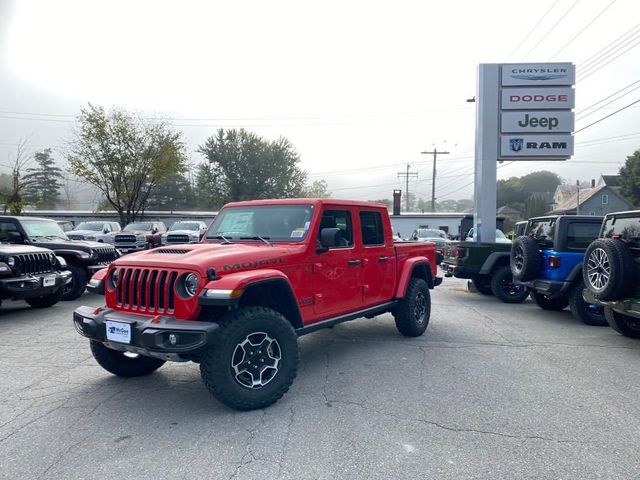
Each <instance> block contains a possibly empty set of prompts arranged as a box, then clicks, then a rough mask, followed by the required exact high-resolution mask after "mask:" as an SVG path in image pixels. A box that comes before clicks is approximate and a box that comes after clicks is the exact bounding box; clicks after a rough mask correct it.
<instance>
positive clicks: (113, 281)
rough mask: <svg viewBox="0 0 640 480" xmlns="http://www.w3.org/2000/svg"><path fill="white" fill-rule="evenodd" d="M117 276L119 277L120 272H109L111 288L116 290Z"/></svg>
mask: <svg viewBox="0 0 640 480" xmlns="http://www.w3.org/2000/svg"><path fill="white" fill-rule="evenodd" d="M118 275H120V272H119V271H118V269H117V268H114V269H113V272H111V287H112V288H116V287H117V286H118Z"/></svg>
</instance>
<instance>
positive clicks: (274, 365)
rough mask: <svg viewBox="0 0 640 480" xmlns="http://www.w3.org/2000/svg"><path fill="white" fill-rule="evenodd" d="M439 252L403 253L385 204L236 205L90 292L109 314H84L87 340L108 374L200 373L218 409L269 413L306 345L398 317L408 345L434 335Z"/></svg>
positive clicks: (407, 249)
mask: <svg viewBox="0 0 640 480" xmlns="http://www.w3.org/2000/svg"><path fill="white" fill-rule="evenodd" d="M435 256H436V251H435V245H434V244H430V243H426V242H416V243H411V242H402V243H395V242H394V239H393V232H392V229H391V223H390V220H389V214H388V212H387V209H386V207H385V206H384V205H382V204H377V203H370V202H355V201H343V200H328V199H287V200H260V201H249V202H238V203H230V204H227V205H225V206H224V208H223V209H222V210H221V211H220V213H219V214H218V216H217V217H216V218H215V220H214V222H213V223H212V224H211V226H210V227H209V229H208V230H207V233H206V235H205V236H204V238H203V239H202V242H201V243H200V244H191V245H177V246H167V247H161V248H156V249H153V250H147V251H144V252H139V253H134V254H131V255H127V256H126V257H122V258H120V259H118V260H116V261H115V262H113V263H111V265H110V266H109V267H108V268H105V269H103V270H101V271H100V272H98V273H96V274H95V275H94V277H93V278H92V279H91V281H90V285H89V289H90V290H92V291H93V292H94V293H104V296H105V299H106V305H105V306H104V307H97V308H94V307H79V308H78V309H77V310H76V311H75V312H74V314H73V321H74V326H75V328H76V330H77V331H78V333H80V334H81V335H83V336H85V337H87V338H89V339H90V347H91V352H92V353H93V356H94V358H95V359H96V361H97V362H98V363H99V364H100V365H101V366H102V367H103V368H104V369H106V370H107V371H109V372H111V373H113V374H115V375H119V376H122V377H133V376H140V375H146V374H149V373H151V372H153V371H155V370H157V369H158V368H160V367H161V366H162V365H163V364H164V363H165V362H166V361H178V362H184V361H194V362H196V363H199V364H200V372H201V376H202V380H203V382H204V384H205V385H206V387H207V388H208V390H209V391H210V392H211V393H212V394H213V396H214V397H215V398H217V399H218V400H220V401H221V402H223V403H224V404H226V405H228V406H230V407H232V408H236V409H239V410H251V409H256V408H263V407H266V406H268V405H270V404H272V403H274V402H276V401H277V400H278V399H280V398H281V397H282V396H283V395H284V394H285V393H286V391H287V390H288V389H289V387H290V386H291V384H292V382H293V379H294V378H295V376H296V371H297V368H298V343H297V337H298V336H300V335H304V334H307V333H310V332H312V331H314V330H318V329H320V328H325V327H331V326H333V325H336V324H338V323H340V322H345V321H348V320H353V319H356V318H360V317H366V318H372V317H374V316H376V315H380V314H382V313H387V312H390V313H392V314H393V316H394V318H395V323H396V326H397V328H398V330H399V331H400V333H401V334H403V335H406V336H410V337H415V336H419V335H422V334H423V333H424V331H425V330H426V328H427V324H428V323H429V316H430V312H431V301H430V293H429V290H430V289H432V288H433V287H434V286H436V285H439V284H440V283H441V281H442V277H438V276H437V275H436V272H437V270H436V262H435Z"/></svg>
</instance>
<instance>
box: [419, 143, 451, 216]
mask: <svg viewBox="0 0 640 480" xmlns="http://www.w3.org/2000/svg"><path fill="white" fill-rule="evenodd" d="M420 153H421V154H422V155H426V154H433V174H432V176H431V178H432V183H431V211H432V212H435V211H436V160H437V158H438V155H449V152H446V151H440V152H439V151H438V149H437V148H434V149H433V151H432V152H427V151H425V152H420Z"/></svg>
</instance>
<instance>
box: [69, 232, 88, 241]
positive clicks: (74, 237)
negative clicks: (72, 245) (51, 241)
mask: <svg viewBox="0 0 640 480" xmlns="http://www.w3.org/2000/svg"><path fill="white" fill-rule="evenodd" d="M67 237H69V239H70V240H84V235H80V234H75V233H67Z"/></svg>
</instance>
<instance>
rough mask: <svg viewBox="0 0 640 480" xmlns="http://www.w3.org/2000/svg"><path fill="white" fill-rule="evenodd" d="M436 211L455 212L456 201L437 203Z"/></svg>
mask: <svg viewBox="0 0 640 480" xmlns="http://www.w3.org/2000/svg"><path fill="white" fill-rule="evenodd" d="M437 203H438V205H437V209H438V211H439V212H457V210H456V207H457V203H458V202H457V201H456V200H442V201H441V202H437Z"/></svg>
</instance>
